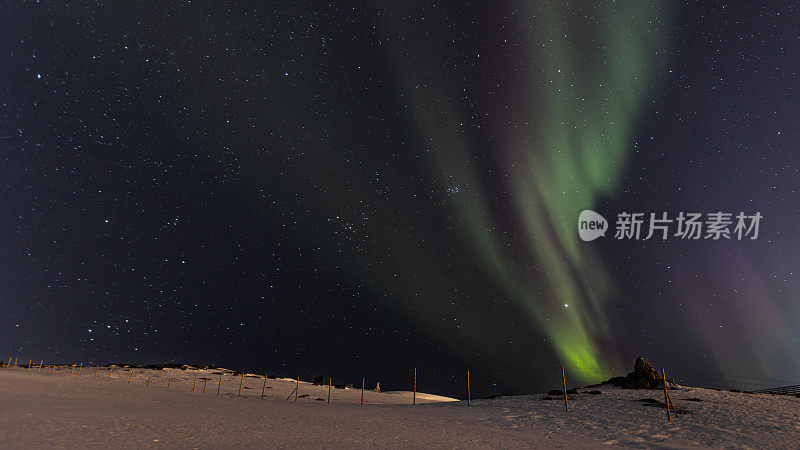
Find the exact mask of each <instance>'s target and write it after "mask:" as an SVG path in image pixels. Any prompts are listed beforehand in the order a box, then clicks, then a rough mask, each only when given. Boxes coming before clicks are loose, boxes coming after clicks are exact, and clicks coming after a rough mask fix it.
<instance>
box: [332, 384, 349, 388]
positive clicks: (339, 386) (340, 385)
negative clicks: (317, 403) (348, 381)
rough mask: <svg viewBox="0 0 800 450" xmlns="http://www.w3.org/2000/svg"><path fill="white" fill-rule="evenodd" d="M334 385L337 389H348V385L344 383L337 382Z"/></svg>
mask: <svg viewBox="0 0 800 450" xmlns="http://www.w3.org/2000/svg"><path fill="white" fill-rule="evenodd" d="M333 387H335V388H336V389H347V386H345V385H343V384H336V385H334V386H333Z"/></svg>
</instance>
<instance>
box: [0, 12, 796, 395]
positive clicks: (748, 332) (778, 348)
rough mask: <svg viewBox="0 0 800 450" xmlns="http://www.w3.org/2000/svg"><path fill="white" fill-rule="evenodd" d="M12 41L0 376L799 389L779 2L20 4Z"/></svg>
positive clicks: (786, 39) (7, 20)
mask: <svg viewBox="0 0 800 450" xmlns="http://www.w3.org/2000/svg"><path fill="white" fill-rule="evenodd" d="M67 3H68V4H67ZM0 33H1V34H2V36H3V39H2V40H1V41H0V80H2V90H0V240H2V242H0V251H2V257H0V330H2V334H0V336H2V338H0V358H2V359H6V358H7V357H8V356H10V355H20V357H21V358H26V359H30V358H35V359H44V360H45V361H48V360H49V361H64V362H72V361H87V362H88V361H95V362H99V363H101V364H103V363H108V362H120V361H126V362H136V363H155V362H191V363H213V364H217V365H222V366H225V367H233V368H247V369H250V370H269V371H271V372H275V373H284V374H289V375H291V374H295V373H300V374H303V375H304V376H305V375H306V374H309V375H311V374H313V375H316V374H318V373H331V372H332V373H348V374H352V373H363V372H364V371H373V372H374V371H378V370H386V371H402V370H407V369H408V368H410V367H414V366H418V367H437V368H454V369H458V370H460V369H461V368H466V367H471V368H473V369H474V370H492V369H493V368H496V367H505V368H519V369H520V370H533V369H539V368H549V367H555V366H558V365H559V364H566V365H567V366H568V368H571V369H574V370H577V369H578V368H581V369H587V370H588V369H592V368H616V369H620V368H621V369H623V370H625V369H629V368H630V367H631V366H632V363H633V360H634V358H635V357H636V356H639V355H640V354H643V355H645V356H646V357H648V358H649V359H651V360H654V361H657V362H658V363H659V365H667V366H668V367H670V369H671V370H673V371H674V372H676V373H710V374H717V375H719V376H727V377H731V378H730V379H731V380H734V381H735V380H736V379H741V378H735V377H760V378H767V379H785V378H786V377H789V379H793V378H794V377H795V375H794V374H796V373H798V371H800V351H798V350H800V341H798V337H799V336H800V303H798V297H797V295H798V292H800V280H798V275H799V274H800V266H799V265H800V227H799V226H798V224H799V223H800V192H798V187H800V160H798V155H797V152H798V148H800V97H799V95H800V92H799V91H798V89H799V88H798V86H800V84H798V80H799V79H800V78H799V74H798V71H800V40H799V39H798V36H800V10H798V6H797V4H795V3H793V2H752V1H741V2H718V1H705V2H687V3H666V2H664V3H662V2H644V1H629V2H626V1H618V2H610V1H609V2H582V1H577V2H569V3H567V2H549V3H545V2H531V3H526V2H519V3H518V4H516V5H515V4H513V3H511V2H488V1H487V2H482V3H477V2H444V3H443V4H442V3H438V2H418V3H417V2H413V3H406V2H395V1H389V2H369V1H359V2H352V3H351V2H338V3H336V4H332V5H328V4H324V3H321V2H314V3H306V4H300V3H294V2H280V3H277V4H268V2H255V1H253V2H239V4H238V5H232V4H231V5H225V4H223V2H211V1H202V0H201V1H192V2H188V1H184V2H161V1H159V2H147V1H144V2H129V1H124V2H123V1H117V2H115V1H106V2H101V1H77V2H47V1H41V2H39V1H9V2H4V3H3V4H2V5H0ZM584 209H591V210H594V211H597V212H599V213H600V214H602V215H603V216H604V217H605V218H606V219H608V220H609V226H610V227H611V231H610V232H609V233H607V234H606V237H605V238H600V239H598V240H596V241H592V242H584V241H582V240H580V238H579V237H578V233H577V220H578V215H579V213H580V212H581V211H582V210H584ZM621 212H629V213H632V212H641V213H645V215H646V216H647V217H649V215H650V213H656V214H658V215H660V214H662V213H664V212H666V213H668V215H669V217H670V218H674V217H676V216H677V215H678V214H679V213H680V212H698V213H702V214H703V215H705V214H708V213H713V212H730V213H733V214H734V216H735V215H736V214H738V213H739V212H744V213H745V214H747V215H752V214H755V213H756V212H759V213H760V214H761V215H762V216H763V219H762V221H761V224H760V229H759V236H758V239H755V240H752V239H749V238H747V239H742V240H739V239H736V238H732V239H720V240H711V239H700V240H684V239H681V238H680V237H674V236H671V237H670V238H669V239H667V240H665V241H662V240H660V239H652V240H644V239H640V240H634V239H630V240H627V239H614V237H613V235H614V232H613V231H614V230H613V228H614V226H615V223H614V222H615V221H616V215H617V214H618V213H621ZM644 226H647V223H645V225H644ZM673 232H674V230H673Z"/></svg>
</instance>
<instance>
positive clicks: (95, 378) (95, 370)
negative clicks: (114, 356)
mask: <svg viewBox="0 0 800 450" xmlns="http://www.w3.org/2000/svg"><path fill="white" fill-rule="evenodd" d="M99 370H100V365H99V364H98V365H97V367H95V368H94V381H97V372H98V371H99Z"/></svg>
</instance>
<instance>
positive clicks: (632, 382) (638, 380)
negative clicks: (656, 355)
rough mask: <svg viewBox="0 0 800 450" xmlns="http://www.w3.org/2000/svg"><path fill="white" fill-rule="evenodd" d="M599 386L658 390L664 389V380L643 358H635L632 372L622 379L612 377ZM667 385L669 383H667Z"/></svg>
mask: <svg viewBox="0 0 800 450" xmlns="http://www.w3.org/2000/svg"><path fill="white" fill-rule="evenodd" d="M601 384H610V385H612V386H616V387H620V388H623V389H658V388H662V389H663V388H664V380H662V379H661V377H660V376H659V374H658V372H656V370H655V369H654V368H653V366H651V365H650V363H648V362H647V361H645V359H644V358H643V357H641V356H640V357H638V358H636V363H635V364H634V366H633V372H631V373H629V374H628V375H626V376H624V377H614V378H611V379H609V380H607V381H605V382H603V383H601ZM667 385H669V382H667Z"/></svg>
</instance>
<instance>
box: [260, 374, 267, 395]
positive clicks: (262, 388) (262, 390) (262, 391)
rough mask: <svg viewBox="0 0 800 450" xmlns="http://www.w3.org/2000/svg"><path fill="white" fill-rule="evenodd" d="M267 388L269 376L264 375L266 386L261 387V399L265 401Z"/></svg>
mask: <svg viewBox="0 0 800 450" xmlns="http://www.w3.org/2000/svg"><path fill="white" fill-rule="evenodd" d="M266 388H267V374H264V384H263V385H262V386H261V399H262V400H263V399H264V389H266Z"/></svg>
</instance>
